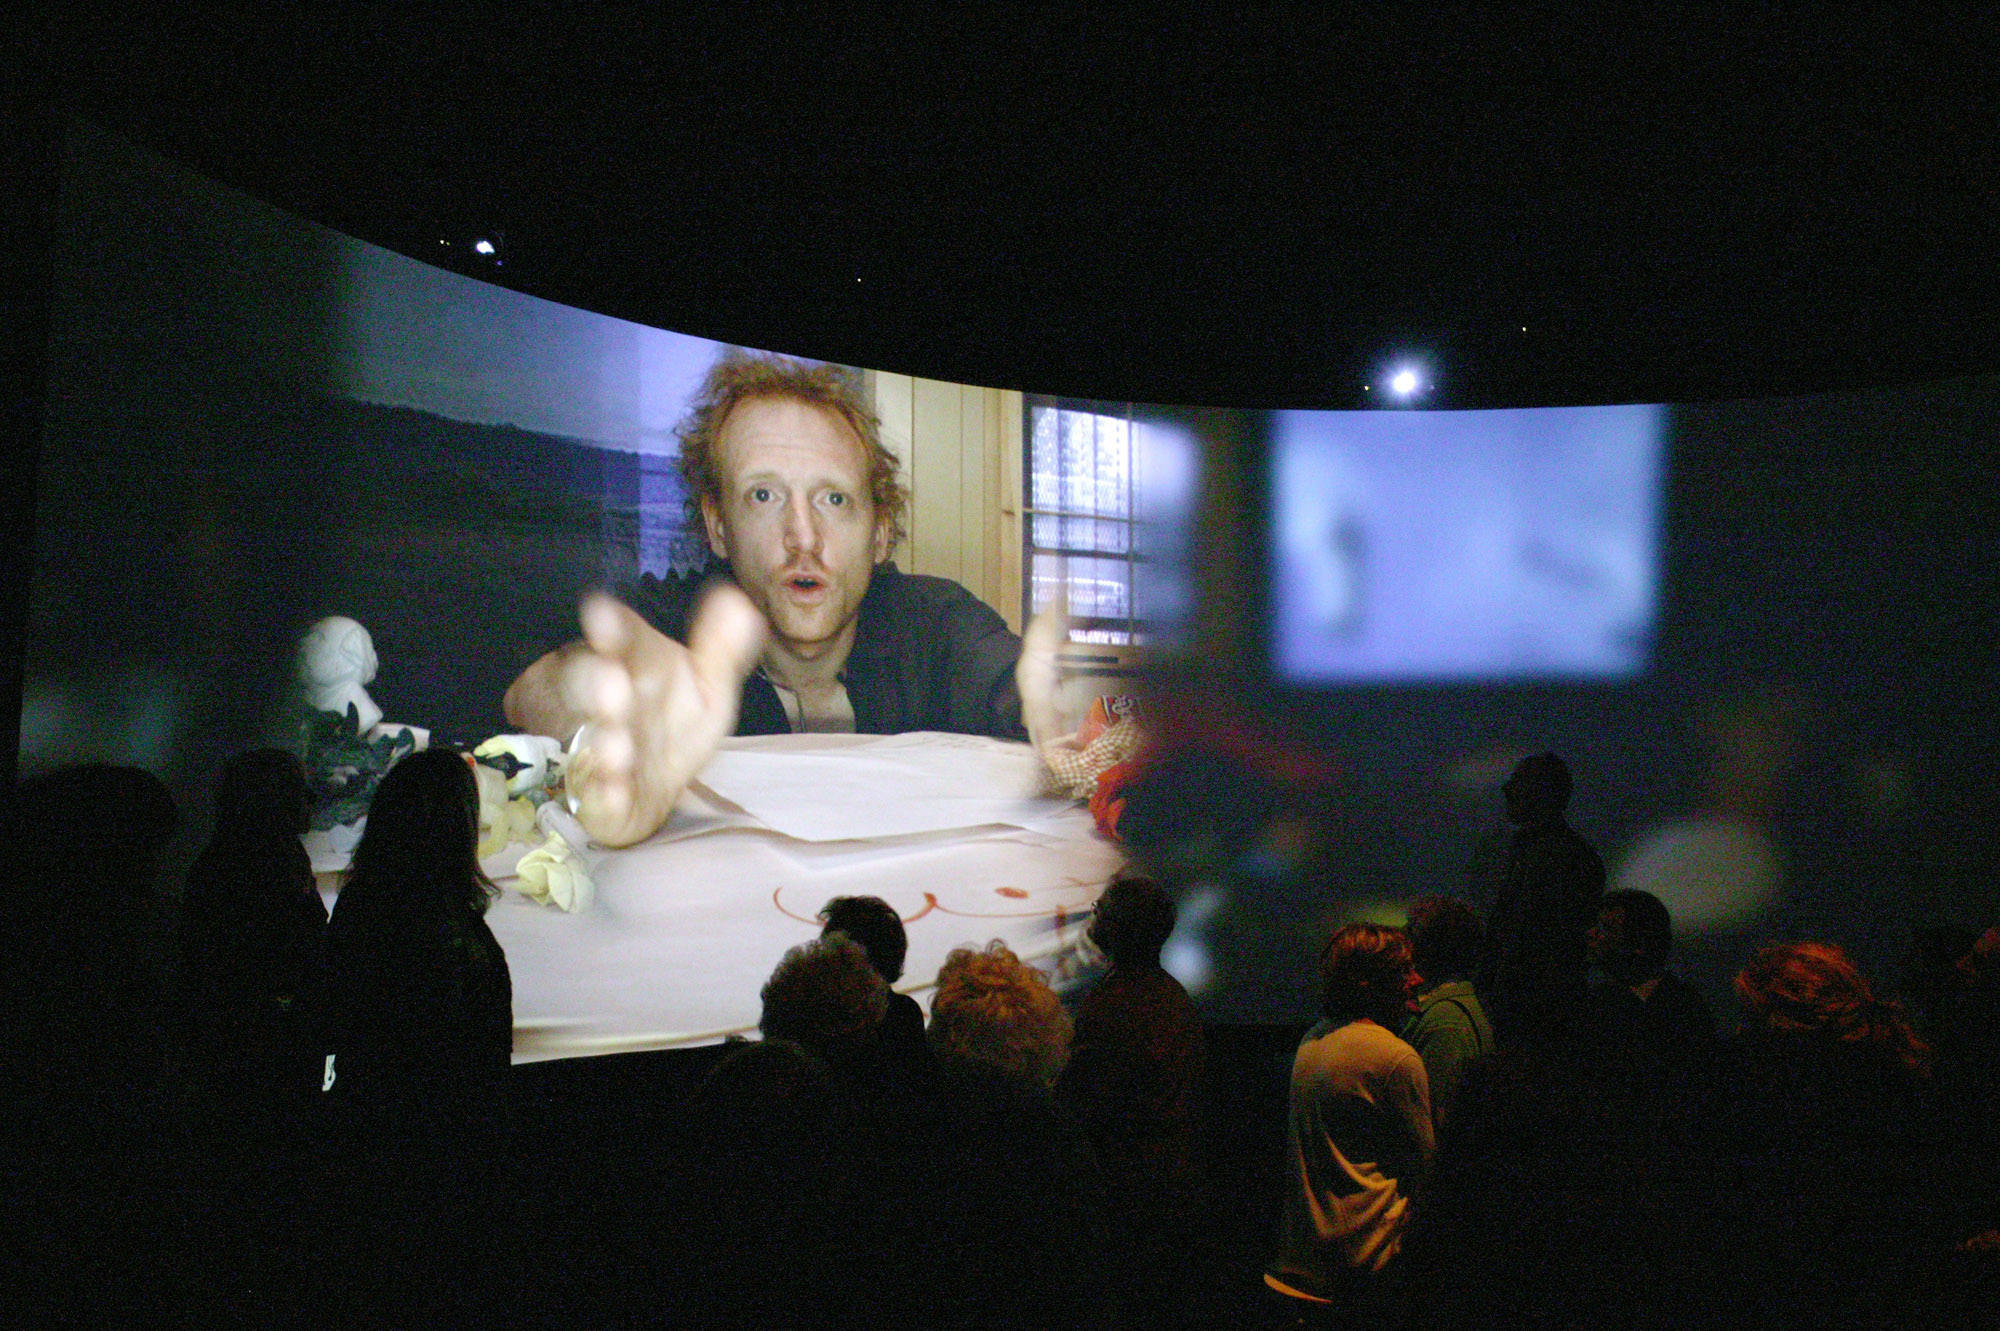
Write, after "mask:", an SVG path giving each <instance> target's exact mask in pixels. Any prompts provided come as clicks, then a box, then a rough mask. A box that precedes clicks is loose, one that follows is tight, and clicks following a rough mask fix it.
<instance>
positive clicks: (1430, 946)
mask: <svg viewBox="0 0 2000 1331" xmlns="http://www.w3.org/2000/svg"><path fill="white" fill-rule="evenodd" d="M1405 932H1407V933H1408V934H1409V936H1410V961H1411V964H1412V965H1414V966H1415V967H1416V968H1417V974H1418V975H1419V976H1421V977H1422V978H1423V982H1424V983H1425V984H1427V985H1439V984H1443V983H1444V982H1445V981H1447V980H1462V979H1464V978H1465V977H1466V976H1468V975H1470V974H1472V972H1473V968H1474V967H1476V966H1478V964H1479V948H1480V944H1481V943H1482V942H1483V941H1484V940H1485V937H1486V931H1485V930H1484V929H1482V928H1480V926H1479V915H1478V913H1477V912H1476V911H1474V910H1473V909H1472V907H1470V906H1468V905H1466V904H1465V903H1464V902H1463V901H1460V900H1458V899H1457V898H1456V897H1418V898H1417V899H1416V900H1415V901H1412V902H1411V903H1410V920H1409V924H1408V925H1406V926H1405Z"/></svg>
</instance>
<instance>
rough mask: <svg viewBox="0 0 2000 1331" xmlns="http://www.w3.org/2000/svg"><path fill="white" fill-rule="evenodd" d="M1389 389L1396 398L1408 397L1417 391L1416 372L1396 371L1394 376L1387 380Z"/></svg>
mask: <svg viewBox="0 0 2000 1331" xmlns="http://www.w3.org/2000/svg"><path fill="white" fill-rule="evenodd" d="M1389 387H1390V389H1392V390H1393V391H1394V392H1395V394H1396V396H1397V397H1408V396H1409V395H1410V394H1412V393H1414V392H1416V391H1417V372H1416V371H1415V370H1398V371H1396V373H1395V375H1394V376H1393V377H1392V378H1391V379H1390V380H1389Z"/></svg>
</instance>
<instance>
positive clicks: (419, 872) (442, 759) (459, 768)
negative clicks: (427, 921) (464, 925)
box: [336, 748, 499, 916]
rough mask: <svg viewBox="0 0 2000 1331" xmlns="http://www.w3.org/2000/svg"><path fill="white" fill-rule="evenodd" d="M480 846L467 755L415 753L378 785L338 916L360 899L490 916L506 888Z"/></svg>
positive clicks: (424, 911)
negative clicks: (485, 865)
mask: <svg viewBox="0 0 2000 1331" xmlns="http://www.w3.org/2000/svg"><path fill="white" fill-rule="evenodd" d="M478 846H479V786H478V783H477V782H476V781H475V780H474V778H473V775H472V768H471V766H470V765H469V764H468V763H467V762H466V760H465V755H464V754H462V753H460V752H458V751H457V750H456V749H448V748H437V749H425V750H424V751H423V752H421V753H413V754H411V755H410V756H409V757H407V758H405V759H403V760H402V761H401V762H399V763H397V764H396V765H395V766H394V767H392V768H390V769H389V771H388V772H387V774H385V775H384V776H383V778H382V782H381V784H380V785H378V786H376V788H375V798H374V800H373V801H372V802H371V803H370V804H369V806H368V822H367V825H366V826H365V827H364V828H363V829H362V833H361V844H360V845H359V846H357V847H356V848H355V851H354V868H353V871H352V872H351V873H349V874H348V877H347V881H346V883H345V884H343V885H342V887H341V889H340V902H339V905H338V906H337V907H336V916H337V915H338V914H339V912H341V911H346V910H348V909H349V903H350V902H351V901H357V900H358V901H360V902H365V903H367V904H368V906H369V907H370V908H375V909H382V908H386V909H388V910H389V911H391V912H392V913H396V914H412V915H447V916H448V915H452V914H455V913H458V912H464V911H469V912H471V913H472V914H474V915H478V914H483V913H484V912H485V910H486V907H487V906H488V905H489V904H491V902H492V900H493V898H494V897H496V896H498V895H499V889H498V888H496V887H494V886H493V884H492V883H491V882H490V881H489V880H488V879H487V877H486V875H485V874H484V873H483V872H482V871H481V870H480V868H479V851H478Z"/></svg>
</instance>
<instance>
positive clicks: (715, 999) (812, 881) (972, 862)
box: [487, 734, 1123, 1063]
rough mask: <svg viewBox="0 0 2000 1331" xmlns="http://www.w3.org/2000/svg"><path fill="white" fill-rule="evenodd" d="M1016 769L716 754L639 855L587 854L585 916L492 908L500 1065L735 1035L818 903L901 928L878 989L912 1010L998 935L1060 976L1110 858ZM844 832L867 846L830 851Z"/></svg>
mask: <svg viewBox="0 0 2000 1331" xmlns="http://www.w3.org/2000/svg"><path fill="white" fill-rule="evenodd" d="M791 759H799V760H802V761H799V762H797V763H796V764H795V765H794V764H792V763H791V762H790V761H789V760H791ZM1034 764H1035V760H1034V757H1033V754H1032V752H1031V751H1030V750H1029V749H1028V746H1026V745H1022V744H1005V743H1002V742H1000V741H996V740H981V739H972V740H969V739H968V738H967V737H965V736H960V735H928V734H919V735H898V736H888V737H873V736H850V735H783V736H773V737H769V738H762V739H739V740H731V741H728V743H727V744H726V745H725V752H724V753H723V754H722V755H720V756H719V757H718V760H717V762H716V763H713V764H711V766H710V768H709V769H708V770H706V771H704V773H703V781H702V783H700V784H699V785H698V786H697V787H696V788H694V789H692V790H691V791H690V793H689V795H688V796H687V797H686V798H685V799H684V800H683V802H682V805H681V807H679V808H677V809H676V810H675V813H674V817H673V819H672V821H670V822H669V823H668V825H667V826H666V827H665V828H663V829H661V831H660V832H659V833H658V834H657V835H655V836H654V837H653V838H652V839H651V840H648V841H646V842H644V843H642V844H640V845H638V846H634V847H632V848H630V849H628V850H621V851H607V850H603V849H601V848H597V847H592V848H589V849H588V850H586V852H585V857H586V859H587V860H588V862H589V864H590V867H591V870H592V873H593V876H594V877H595V879H596V883H597V892H596V898H595V900H594V902H593V903H592V904H591V906H590V907H589V908H588V909H587V910H584V911H581V912H579V913H577V914H574V915H572V914H566V913H564V912H562V911H560V910H557V909H555V908H553V907H549V906H542V905H538V904H536V903H535V902H533V901H531V900H529V899H528V898H526V897H524V896H522V895H521V894H520V893H519V892H516V891H513V890H508V891H507V892H505V893H504V894H503V896H502V897H501V899H500V900H499V901H498V902H496V903H495V904H494V906H493V909H492V911H491V913H490V914H489V915H488V917H487V918H488V921H489V922H490V923H491V925H492V927H493V932H494V934H495V935H496V936H497V937H498V938H499V940H500V943H501V946H502V947H504V948H505V949H506V952H507V963H508V967H509V969H510V970H511V972H512V974H513V981H514V1061H515V1062H517V1063H520V1062H533V1061H537V1060H541V1059H549V1058H569V1057H577V1056H582V1055H589V1054H608V1053H625V1052H634V1051H639V1050H647V1049H666V1048H673V1047H676V1046H682V1045H695V1044H706V1043H712V1042H715V1041H718V1040H721V1039H723V1038H725V1037H726V1036H729V1035H732V1034H754V1033H755V1029H756V1025H757V1018H758V1013H759V1007H760V1004H759V1000H758V991H759V990H760V989H761V988H762V987H763V984H764V981H765V980H766V979H767V978H768V977H769V975H770V973H771V968H772V967H773V966H775V965H776V964H777V962H778V959H779V958H780V957H781V956H783V955H784V952H785V949H786V948H788V947H791V946H792V945H794V944H796V943H800V942H804V941H805V940H807V939H809V938H812V937H815V936H817V934H818V933H819V925H818V923H817V921H816V920H815V919H814V916H815V914H816V913H817V912H818V910H819V908H820V907H821V906H822V905H824V904H825V903H826V901H827V899H828V898H829V897H834V896H843V895H845V896H860V895H871V896H879V897H881V898H883V899H884V900H886V901H888V902H889V903H890V904H891V905H893V906H894V907H895V908H896V909H897V910H898V911H899V912H900V913H901V914H902V916H903V919H904V921H905V926H906V928H907V929H908V931H909V936H910V952H909V958H908V960H907V962H906V965H905V970H904V979H903V981H902V982H899V983H898V984H897V986H896V987H897V988H898V989H899V990H902V991H903V992H906V993H912V994H915V995H916V996H917V997H918V999H919V1001H920V1002H925V1003H927V1002H928V990H929V988H930V984H931V981H932V980H933V979H934V977H935V976H936V974H937V968H938V966H939V965H940V964H941V963H942V962H943V961H944V958H945V954H946V953H947V952H949V951H950V950H951V949H952V948H954V947H958V946H962V945H965V944H974V945H980V944H984V943H985V942H987V941H988V940H989V939H994V938H998V939H1001V940H1003V941H1004V942H1006V943H1007V944H1008V946H1010V947H1012V948H1013V949H1014V951H1015V952H1017V953H1019V954H1020V955H1021V956H1022V957H1024V958H1026V959H1029V960H1031V961H1034V962H1036V963H1037V964H1039V965H1042V966H1044V967H1045V968H1047V969H1058V968H1060V967H1062V966H1064V965H1066V964H1069V963H1070V962H1071V961H1073V960H1074V958H1075V954H1076V951H1077V946H1078V942H1079V938H1080V935H1081V931H1082V926H1081V922H1080V920H1079V918H1078V917H1079V915H1080V914H1081V915H1086V916H1087V912H1088V910H1089V908H1090V907H1091V905H1092V904H1093V903H1094V902H1095V901H1096V900H1097V896H1098V894H1099V893H1100V892H1101V891H1102V890H1103V887H1104V884H1105V883H1106V882H1107V881H1109V879H1110V878H1111V877H1112V875H1113V874H1115V873H1116V872H1117V870H1118V868H1119V866H1120V865H1121V864H1122V863H1123V856H1122V854H1121V852H1120V849H1119V847H1118V844H1117V843H1116V842H1115V841H1113V840H1111V839H1109V838H1106V837H1104V836H1102V835H1100V834H1099V833H1098V832H1097V831H1096V829H1095V827H1094V825H1093V823H1092V820H1091V817H1090V814H1089V812H1088V811H1087V810H1085V809H1083V808H1081V807H1080V806H1077V805H1075V804H1073V803H1070V802H1068V801H1054V800H1044V799H1036V798H1032V797H1031V796H1030V791H1031V790H1032V784H1033V780H1034V772H1035V765H1034ZM801 773H805V774H807V775H805V776H801ZM711 776H713V777H714V778H715V779H714V780H713V781H712V782H711V781H710V779H709V778H710V777H711ZM996 785H997V786H998V787H999V788H998V789H996V788H995V787H996ZM725 792H726V793H725ZM732 797H733V798H732ZM774 825H775V826H774ZM843 826H848V827H851V828H853V829H855V830H858V831H861V832H865V833H867V835H860V836H851V837H847V838H842V839H834V838H833V835H832V834H833V833H835V832H837V831H838V830H840V829H841V828H842V827H843ZM776 827H783V828H785V829H786V830H784V831H780V830H776ZM800 833H802V834H803V835H797V834H800ZM518 854H519V852H518V850H517V852H516V854H515V855H514V856H513V857H511V858H518ZM510 867H511V865H510V864H509V863H507V862H505V861H489V863H488V870H489V872H492V871H494V870H495V869H501V870H505V869H508V868H510ZM497 881H499V883H500V885H501V886H502V887H503V888H509V887H510V884H511V879H510V878H509V877H507V876H505V875H504V874H502V875H498V876H497Z"/></svg>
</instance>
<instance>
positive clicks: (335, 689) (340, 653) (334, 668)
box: [299, 615, 382, 734]
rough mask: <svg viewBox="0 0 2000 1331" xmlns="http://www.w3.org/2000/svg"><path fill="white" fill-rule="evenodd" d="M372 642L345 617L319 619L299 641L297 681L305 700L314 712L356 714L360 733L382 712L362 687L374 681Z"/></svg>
mask: <svg viewBox="0 0 2000 1331" xmlns="http://www.w3.org/2000/svg"><path fill="white" fill-rule="evenodd" d="M375 670H376V662H375V641H374V639H372V638H370V637H369V636H368V630H367V629H365V628H362V627H361V625H359V624H358V623H356V622H355V621H353V620H351V619H349V618H347V617H346V616H345V615H332V616H329V617H328V618H326V619H322V620H321V621H320V622H319V623H317V624H315V625H313V626H312V627H311V628H310V629H308V630H307V631H306V635H305V637H304V638H302V639H301V640H300V641H299V679H300V682H302V683H303V684H304V685H305V688H306V701H307V702H309V703H310V704H312V708H313V710H314V711H317V712H336V713H339V714H340V715H343V716H344V715H346V713H347V709H348V708H349V707H350V706H352V707H353V708H354V709H355V711H356V713H358V719H359V722H360V724H359V726H358V729H359V730H360V731H361V733H363V734H366V733H368V731H369V730H371V729H373V728H374V726H375V724H376V723H377V722H379V721H380V720H381V719H382V709H381V708H380V707H379V706H377V705H376V702H375V700H374V699H373V698H371V697H369V696H368V690H367V688H366V687H364V686H365V685H367V684H369V683H371V682H373V681H374V679H375Z"/></svg>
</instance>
